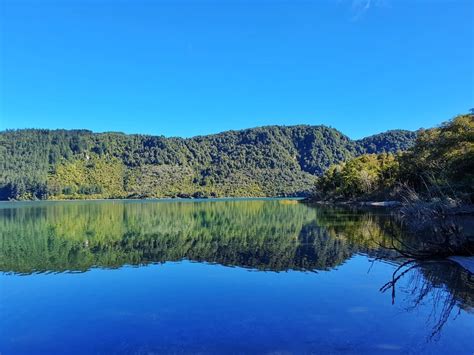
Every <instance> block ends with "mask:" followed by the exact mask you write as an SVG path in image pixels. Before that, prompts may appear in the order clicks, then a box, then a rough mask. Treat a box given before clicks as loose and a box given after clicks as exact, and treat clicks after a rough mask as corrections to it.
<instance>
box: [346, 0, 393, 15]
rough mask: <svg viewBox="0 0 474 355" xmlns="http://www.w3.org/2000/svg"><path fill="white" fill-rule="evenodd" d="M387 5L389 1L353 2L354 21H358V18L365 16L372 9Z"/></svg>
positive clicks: (362, 0)
mask: <svg viewBox="0 0 474 355" xmlns="http://www.w3.org/2000/svg"><path fill="white" fill-rule="evenodd" d="M387 5H388V0H352V10H353V12H354V20H357V19H358V18H360V17H362V16H364V15H365V14H366V13H367V12H368V11H370V9H372V8H375V7H381V6H387Z"/></svg>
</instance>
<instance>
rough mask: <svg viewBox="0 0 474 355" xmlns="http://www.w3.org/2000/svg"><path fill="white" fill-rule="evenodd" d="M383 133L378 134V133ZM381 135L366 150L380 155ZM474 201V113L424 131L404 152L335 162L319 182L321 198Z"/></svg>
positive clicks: (317, 195) (317, 184)
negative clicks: (420, 198) (418, 198)
mask: <svg viewBox="0 0 474 355" xmlns="http://www.w3.org/2000/svg"><path fill="white" fill-rule="evenodd" d="M374 137H377V136H374ZM380 141H381V139H379V138H376V139H373V142H372V143H368V144H369V145H368V146H367V148H366V150H367V152H369V153H375V152H376V149H375V150H372V147H375V148H377V147H378V142H380ZM407 192H408V193H410V194H415V195H420V196H421V197H422V198H424V199H426V200H439V199H445V198H450V199H458V200H460V201H464V202H469V203H472V202H473V201H474V115H473V114H465V115H459V116H457V117H455V118H453V119H452V120H450V121H448V122H445V123H443V124H442V125H440V126H439V127H435V128H431V129H426V130H421V131H420V132H419V134H418V137H417V138H416V140H415V143H414V144H413V145H412V147H411V148H410V149H408V150H407V151H406V152H403V153H397V154H390V153H382V154H363V155H361V156H358V157H355V158H351V159H349V160H347V161H344V162H341V163H338V164H335V165H332V166H331V167H330V168H329V169H327V170H326V172H325V173H324V174H323V175H322V176H321V177H320V178H319V179H318V181H317V183H316V191H315V198H316V199H343V200H348V199H362V200H364V199H365V200H367V199H368V200H370V199H374V198H376V199H377V198H382V199H383V198H385V199H386V198H389V199H393V198H395V199H400V198H405V199H406V197H407Z"/></svg>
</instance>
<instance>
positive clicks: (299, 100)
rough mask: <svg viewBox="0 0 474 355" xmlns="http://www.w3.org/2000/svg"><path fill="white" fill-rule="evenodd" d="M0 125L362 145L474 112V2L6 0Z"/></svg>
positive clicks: (1, 1) (0, 7)
mask: <svg viewBox="0 0 474 355" xmlns="http://www.w3.org/2000/svg"><path fill="white" fill-rule="evenodd" d="M0 11H1V12H0V29H1V38H0V41H1V42H0V45H1V47H0V50H1V51H0V65H1V66H0V129H1V130H3V129H6V128H24V127H36V128H38V127H39V128H87V129H91V130H94V131H124V132H127V133H150V134H163V135H166V136H193V135H197V134H207V133H215V132H219V131H223V130H228V129H240V128H248V127H255V126H261V125H269V124H285V125H293V124H301V123H302V124H326V125H329V126H332V127H335V128H337V129H339V130H341V131H342V132H344V133H345V134H347V135H349V136H350V137H353V138H359V137H362V136H366V135H369V134H373V133H376V132H380V131H384V130H387V129H394V128H405V129H417V128H419V127H430V126H434V125H437V124H439V123H440V122H442V121H444V120H447V119H449V118H451V117H453V116H454V115H456V114H458V113H463V112H466V111H467V110H468V109H469V108H471V107H473V106H474V92H473V91H474V30H473V28H474V1H472V0H464V1H463V0H459V1H449V0H445V1H443V0H424V1H422V0H420V1H416V0H383V1H382V0H354V1H353V0H333V1H331V0H312V1H304V2H303V1H297V0H295V1H276V0H275V1H263V0H262V1H259V0H248V1H235V0H234V1H226V0H220V1H217V0H215V1H209V0H202V1H198V0H194V1H193V0H188V1H183V0H178V1H171V0H169V1H152V0H138V1H132V0H129V1H120V0H116V1H112V0H97V1H93V0H82V1H79V0H56V1H51V0H36V1H34V0H30V1H24V0H0Z"/></svg>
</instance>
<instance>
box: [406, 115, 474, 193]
mask: <svg viewBox="0 0 474 355" xmlns="http://www.w3.org/2000/svg"><path fill="white" fill-rule="evenodd" d="M400 163H401V174H400V175H401V176H400V179H403V180H405V181H408V182H409V183H410V185H412V186H413V187H414V188H415V189H416V190H418V191H422V192H423V191H426V190H429V189H430V188H431V187H432V186H435V187H436V188H437V189H439V190H441V191H442V192H443V193H446V194H453V193H456V194H470V195H471V196H472V194H473V193H474V115H461V116H458V117H456V118H454V119H453V120H451V121H449V122H446V123H444V124H442V125H441V127H439V128H433V129H428V130H425V131H422V132H420V134H419V137H418V139H417V140H416V144H415V146H414V148H413V149H411V150H410V151H409V152H408V153H407V154H405V155H404V156H403V157H402V159H401V161H400Z"/></svg>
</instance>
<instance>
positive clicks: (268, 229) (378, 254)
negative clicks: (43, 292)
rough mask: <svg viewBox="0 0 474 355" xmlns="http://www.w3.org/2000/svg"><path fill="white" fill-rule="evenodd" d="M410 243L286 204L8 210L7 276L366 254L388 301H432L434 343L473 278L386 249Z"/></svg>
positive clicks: (364, 218) (320, 260)
mask: <svg viewBox="0 0 474 355" xmlns="http://www.w3.org/2000/svg"><path fill="white" fill-rule="evenodd" d="M394 236H396V238H394ZM406 238H410V237H409V236H408V235H406V234H405V233H404V232H403V230H402V229H401V228H400V226H399V225H398V224H397V223H396V222H395V221H394V220H393V219H392V218H390V216H389V214H387V213H383V212H382V213H380V212H374V211H360V210H350V209H342V208H333V207H314V206H307V205H304V204H301V203H297V204H295V203H294V202H288V201H285V200H250V201H235V200H230V201H216V202H190V201H186V202H160V203H156V202H132V201H115V202H71V203H69V202H67V203H66V202H65V203H44V202H43V203H29V204H1V205H0V271H2V272H4V273H8V274H13V275H16V274H23V275H27V274H33V273H48V272H85V271H87V270H90V269H91V268H95V267H100V268H106V269H107V268H118V267H121V266H123V265H136V266H138V265H146V264H150V263H164V262H168V261H181V260H190V261H196V262H206V263H217V264H221V265H225V266H238V267H244V268H251V269H256V270H265V271H274V272H280V271H287V270H301V271H316V272H317V271H321V270H332V269H334V268H337V267H338V266H340V265H342V264H343V263H344V262H346V261H347V260H348V259H350V258H352V257H353V256H354V255H364V256H365V257H367V258H370V259H372V260H377V261H382V262H384V263H390V264H391V265H393V270H395V273H394V275H393V277H392V276H391V275H390V274H389V273H388V274H387V275H386V279H385V280H384V282H385V281H387V282H388V283H387V284H386V285H385V286H384V287H382V291H387V292H388V295H387V296H386V297H387V299H388V300H390V295H391V297H392V298H393V301H396V300H397V301H396V302H395V303H397V302H399V303H401V304H402V305H403V307H404V308H405V310H406V311H413V310H414V309H416V308H417V307H419V306H420V305H421V304H424V303H427V300H429V303H430V304H432V305H433V311H432V314H431V315H430V319H429V321H430V324H431V331H430V336H429V337H431V338H436V337H437V336H439V334H440V331H441V330H442V328H443V325H444V324H445V323H446V322H447V320H448V319H449V318H450V317H451V316H455V314H456V313H457V312H460V311H461V310H463V311H465V312H468V313H473V307H474V283H473V276H472V275H471V274H469V273H468V272H467V271H466V270H464V269H461V268H460V267H458V266H457V265H455V264H453V263H451V262H448V261H441V262H439V261H438V262H433V261H424V262H422V263H414V262H409V263H406V265H405V264H404V263H405V262H406V259H404V258H403V257H401V255H400V254H398V253H396V252H395V251H393V250H388V249H386V248H382V247H381V246H382V245H387V244H388V243H393V241H395V242H398V243H404V240H405V239H406ZM368 271H370V270H368ZM380 286H382V284H381V285H379V286H378V287H380ZM384 297H385V295H384ZM400 298H402V299H403V300H402V301H399V300H400Z"/></svg>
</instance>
